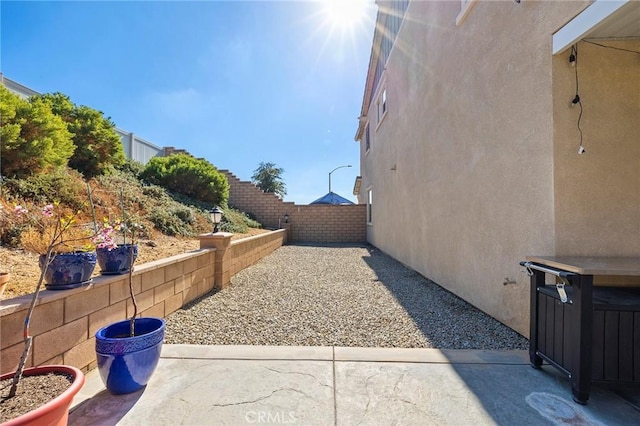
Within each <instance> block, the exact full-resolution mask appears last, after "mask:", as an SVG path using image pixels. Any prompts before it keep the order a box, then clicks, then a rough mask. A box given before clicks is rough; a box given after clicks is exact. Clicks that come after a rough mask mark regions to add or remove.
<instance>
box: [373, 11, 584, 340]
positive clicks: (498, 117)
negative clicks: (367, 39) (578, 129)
mask: <svg viewBox="0 0 640 426" xmlns="http://www.w3.org/2000/svg"><path fill="white" fill-rule="evenodd" d="M588 4H589V3H588V2H522V3H520V4H518V3H516V2H477V4H476V5H475V6H474V8H473V10H471V12H470V13H469V15H468V17H467V18H466V20H465V22H464V23H463V24H462V25H461V26H459V27H456V25H455V21H456V16H457V14H458V13H459V11H460V3H459V2H422V1H417V2H411V4H410V6H409V8H408V10H407V16H406V17H405V20H404V23H403V27H402V28H401V30H400V33H399V36H398V37H399V38H398V40H397V42H396V46H395V47H394V50H393V51H392V53H391V57H390V59H389V62H388V63H387V67H386V71H385V78H386V88H387V97H388V113H387V115H386V117H385V118H384V120H383V121H382V122H381V123H380V124H379V126H378V128H377V130H375V127H376V125H375V118H374V117H375V113H374V112H373V110H374V109H375V108H374V107H371V109H370V112H369V114H368V115H369V119H370V120H371V122H372V126H371V150H370V151H369V153H368V154H363V159H362V175H363V184H362V190H363V191H366V190H367V189H368V188H371V189H372V191H373V199H374V201H373V209H372V215H373V224H372V225H371V226H369V227H368V239H369V241H370V242H371V243H372V244H374V245H376V246H377V247H379V248H380V249H382V250H383V251H385V252H386V253H388V254H390V255H391V256H393V257H395V258H396V259H398V260H400V261H401V262H403V263H405V264H407V265H408V266H410V267H411V268H413V269H415V270H417V271H418V272H420V273H422V274H423V275H425V276H427V277H429V278H431V279H433V280H434V281H436V282H437V283H438V284H440V285H442V286H443V287H445V288H447V289H448V290H450V291H452V292H453V293H455V294H457V295H459V296H461V297H462V298H464V299H466V300H467V301H469V302H471V303H472V304H474V305H475V306H477V307H479V308H480V309H482V310H483V311H485V312H487V313H489V314H490V315H492V316H494V317H495V318H497V319H498V320H500V321H502V322H504V323H505V324H507V325H509V326H511V327H513V328H514V329H516V330H517V331H519V332H520V333H522V334H524V335H528V319H529V307H528V300H529V291H528V277H527V275H526V274H525V273H524V272H523V271H522V268H521V267H520V266H519V265H518V262H519V261H520V260H523V259H524V257H525V256H526V255H529V254H536V253H538V254H539V253H543V254H553V253H554V252H555V236H554V231H555V222H554V221H555V215H554V159H553V155H554V127H553V120H554V114H553V112H554V110H553V84H552V83H553V82H552V62H553V58H552V56H551V40H552V38H551V37H552V34H553V32H555V31H556V30H557V29H558V28H560V27H561V26H562V25H563V24H564V23H566V22H567V21H568V20H569V19H571V18H572V17H573V16H575V15H576V14H577V13H579V12H580V11H581V10H582V9H583V8H584V7H586V6H587V5H588ZM374 100H375V95H374ZM576 150H577V147H576ZM505 281H516V283H515V284H508V285H504V282H505Z"/></svg>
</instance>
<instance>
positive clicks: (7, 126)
mask: <svg viewBox="0 0 640 426" xmlns="http://www.w3.org/2000/svg"><path fill="white" fill-rule="evenodd" d="M0 117H1V121H0V157H1V158H2V162H1V165H0V167H1V168H0V174H1V175H2V176H6V177H14V178H21V177H26V176H31V175H33V174H37V173H41V172H44V171H49V170H51V169H55V168H60V167H63V166H66V165H67V162H68V160H69V158H70V157H71V155H72V154H73V151H74V146H73V142H72V141H71V136H72V135H71V133H69V131H68V130H67V125H66V123H65V122H64V121H63V120H62V118H60V117H59V116H57V115H55V114H54V113H53V112H52V110H51V107H50V106H49V104H47V103H46V102H44V101H43V100H42V99H39V98H37V97H33V98H30V99H29V100H28V101H25V100H24V99H21V98H20V97H18V96H17V95H14V94H13V93H11V92H9V91H8V90H7V89H6V88H5V87H4V86H1V85H0Z"/></svg>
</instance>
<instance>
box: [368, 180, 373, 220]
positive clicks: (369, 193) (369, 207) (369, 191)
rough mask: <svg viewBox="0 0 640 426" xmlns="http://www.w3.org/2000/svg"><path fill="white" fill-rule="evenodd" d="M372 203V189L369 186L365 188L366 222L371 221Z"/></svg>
mask: <svg viewBox="0 0 640 426" xmlns="http://www.w3.org/2000/svg"><path fill="white" fill-rule="evenodd" d="M372 205H373V190H372V189H371V188H369V189H368V190H367V223H372V222H373V221H372V218H371V206H372Z"/></svg>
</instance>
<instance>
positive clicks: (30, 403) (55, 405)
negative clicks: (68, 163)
mask: <svg viewBox="0 0 640 426" xmlns="http://www.w3.org/2000/svg"><path fill="white" fill-rule="evenodd" d="M41 213H42V214H41V215H40V218H39V219H37V218H33V217H32V218H30V219H28V220H30V221H31V224H32V225H33V224H38V225H39V226H38V230H39V231H40V232H41V234H40V235H41V238H43V241H42V242H41V243H43V244H44V245H45V246H46V249H45V250H44V253H41V255H42V256H44V261H43V262H41V265H42V267H41V270H40V277H39V279H38V284H37V285H36V289H35V291H34V293H33V295H32V298H31V303H30V305H29V308H28V310H27V314H26V317H25V321H24V329H23V335H24V349H23V352H22V356H21V357H20V361H19V362H18V367H17V368H16V371H15V372H14V373H8V374H5V375H2V376H1V377H0V381H2V382H5V383H6V382H10V383H11V386H10V387H8V386H6V387H4V388H3V393H2V397H1V398H0V406H1V409H2V413H3V415H2V417H3V419H8V421H7V423H5V425H17V424H46V425H66V424H67V418H68V411H69V407H70V406H71V402H72V401H73V397H74V396H75V395H76V394H77V393H78V392H79V391H80V389H81V388H82V386H83V384H84V381H85V377H84V374H83V373H82V372H81V371H80V370H79V369H77V368H75V367H72V366H65V365H48V366H39V367H33V368H27V369H25V365H26V361H27V358H28V355H29V352H30V350H31V343H32V339H33V337H32V336H31V335H30V334H29V325H30V323H31V317H32V315H33V311H34V308H35V306H36V304H37V301H38V297H39V294H40V290H41V288H42V284H43V283H44V281H45V277H46V276H47V273H48V270H49V267H50V266H51V264H52V261H53V260H54V259H55V257H56V253H57V252H58V250H60V249H61V247H63V246H66V245H68V244H70V243H72V242H79V241H80V240H78V241H75V240H74V237H73V234H74V232H75V231H72V229H74V222H75V220H74V219H75V217H76V214H71V215H68V214H66V213H64V210H63V209H62V208H61V207H60V206H59V205H58V204H48V205H47V206H45V207H44V208H43V209H42V212H41ZM14 214H16V215H18V216H21V217H27V215H28V210H27V209H25V208H24V207H22V206H15V208H14ZM77 235H79V234H77ZM83 235H85V234H83ZM84 238H86V235H85V236H83V237H82V238H81V240H84ZM43 376H46V377H44V378H43ZM43 381H44V385H43V384H42V382H43ZM54 383H55V384H57V386H53V384H54ZM7 388H8V389H9V391H8V392H7V393H6V395H5V393H4V390H6V389H7ZM36 390H38V391H36ZM32 407H36V408H35V409H33V408H32Z"/></svg>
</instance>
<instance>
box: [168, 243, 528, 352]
mask: <svg viewBox="0 0 640 426" xmlns="http://www.w3.org/2000/svg"><path fill="white" fill-rule="evenodd" d="M165 342H166V343H187V344H211V345H246V344H249V345H303V346H360V347H399V348H440V349H527V348H528V341H527V339H525V338H524V337H522V336H521V335H520V334H518V333H516V332H515V331H513V330H511V329H510V328H508V327H506V326H505V325H503V324H501V323H500V322H498V321H496V320H495V319H493V318H491V317H490V316H488V315H486V314H484V313H482V312H481V311H479V310H478V309H476V308H475V307H473V306H471V305H469V304H468V303H467V302H465V301H463V300H462V299H460V298H458V297H456V296H454V295H453V294H452V293H450V292H448V291H446V290H444V289H442V288H441V287H439V286H438V285H436V284H434V283H433V282H431V281H429V280H428V279H426V278H424V277H422V276H421V275H419V274H418V273H417V272H415V271H412V270H411V269H408V268H406V267H405V266H404V265H402V264H401V263H399V262H397V261H395V260H393V259H392V258H390V257H389V256H387V255H385V254H384V253H382V252H381V251H379V250H377V249H375V248H374V247H371V246H364V245H363V246H338V245H324V246H317V245H314V246H309V245H288V246H284V247H281V248H279V249H278V250H276V251H275V252H274V253H272V254H271V255H269V256H267V257H265V258H264V259H262V260H261V261H260V262H258V263H257V264H256V265H253V266H251V267H249V268H246V269H244V270H243V271H241V272H239V273H238V274H236V275H235V276H234V277H233V278H232V280H231V285H230V286H229V287H228V288H226V289H224V290H221V291H218V292H215V293H210V294H209V295H207V296H205V297H203V298H201V299H199V300H197V301H195V302H193V303H191V304H190V305H188V306H186V307H185V308H183V309H181V310H179V311H177V312H174V313H173V314H171V315H169V317H168V318H167V330H166V338H165Z"/></svg>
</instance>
